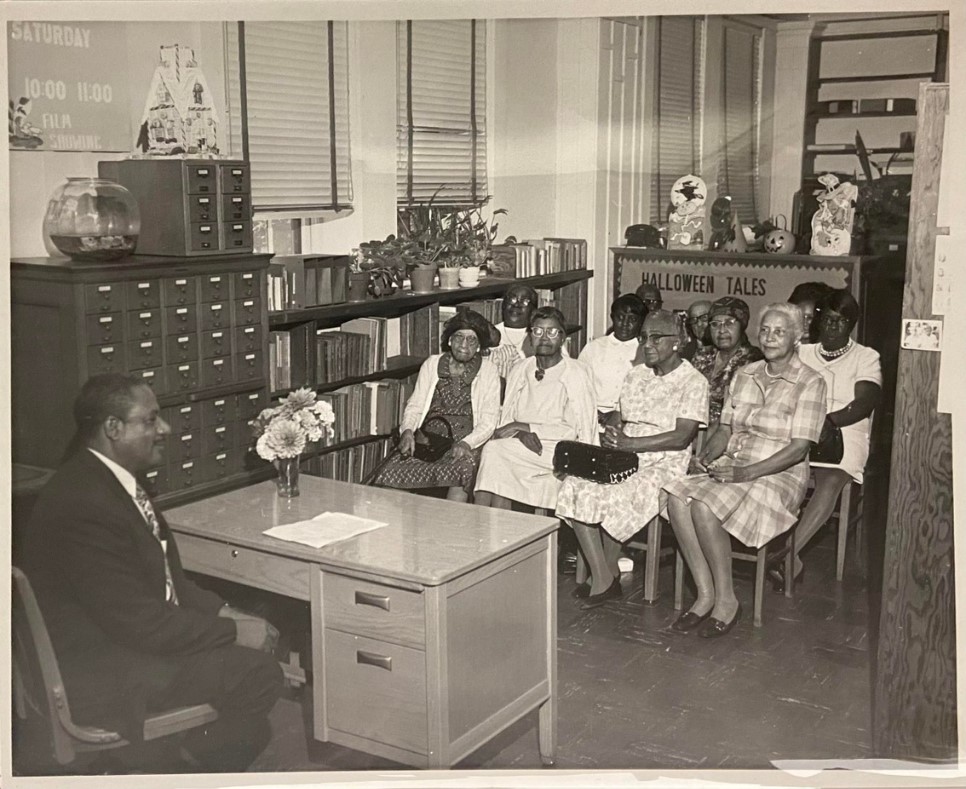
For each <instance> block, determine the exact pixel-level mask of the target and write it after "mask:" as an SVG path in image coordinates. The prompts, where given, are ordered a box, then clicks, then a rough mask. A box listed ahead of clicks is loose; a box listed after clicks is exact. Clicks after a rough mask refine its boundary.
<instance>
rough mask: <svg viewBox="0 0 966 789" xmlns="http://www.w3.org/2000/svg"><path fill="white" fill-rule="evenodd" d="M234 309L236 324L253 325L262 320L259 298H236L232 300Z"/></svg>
mask: <svg viewBox="0 0 966 789" xmlns="http://www.w3.org/2000/svg"><path fill="white" fill-rule="evenodd" d="M232 308H233V309H234V310H235V325H236V326H254V325H255V324H259V323H261V322H262V302H261V300H260V299H237V300H236V301H233V302H232Z"/></svg>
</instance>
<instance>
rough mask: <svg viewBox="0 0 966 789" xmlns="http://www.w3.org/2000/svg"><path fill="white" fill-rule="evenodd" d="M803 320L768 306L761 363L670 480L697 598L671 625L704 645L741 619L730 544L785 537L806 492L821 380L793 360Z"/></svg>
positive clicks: (737, 385)
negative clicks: (686, 472) (685, 471)
mask: <svg viewBox="0 0 966 789" xmlns="http://www.w3.org/2000/svg"><path fill="white" fill-rule="evenodd" d="M802 330H803V324H802V312H801V310H799V309H798V307H796V306H795V305H793V304H769V305H768V306H767V307H765V309H764V311H763V312H762V316H761V320H760V323H759V328H758V341H759V343H760V344H761V350H762V353H763V354H764V357H765V358H764V360H763V361H758V362H752V363H751V364H748V365H745V366H744V367H741V368H739V369H738V370H737V372H735V374H734V376H733V377H732V379H731V385H730V387H729V389H728V395H727V397H726V398H725V403H724V407H723V408H722V410H721V421H720V423H719V425H718V429H717V430H716V431H715V432H714V433H713V434H711V435H709V437H708V440H707V441H706V442H705V445H704V447H703V448H702V449H701V451H700V452H699V453H698V454H697V456H696V457H695V459H694V461H693V464H694V466H695V470H696V471H698V472H700V473H697V474H696V475H694V476H690V477H685V478H684V479H681V480H678V481H675V482H672V483H671V484H669V485H667V486H666V487H665V490H666V491H667V493H668V505H667V508H668V514H669V515H670V519H671V526H672V528H673V529H674V534H675V536H676V537H677V540H678V545H679V546H680V548H681V552H682V553H683V554H684V559H685V561H686V562H687V563H688V567H689V568H690V569H691V574H692V576H693V577H694V582H695V586H696V587H697V590H698V597H697V599H696V600H695V601H694V604H693V605H692V606H691V608H690V609H689V610H687V611H685V612H684V613H683V614H681V616H679V617H678V618H677V619H676V620H675V621H674V623H673V624H672V625H671V628H672V629H673V630H676V631H678V632H682V633H687V632H689V631H691V630H695V629H697V630H698V635H699V636H701V637H703V638H715V637H717V636H722V635H724V634H725V633H727V632H728V631H729V630H731V628H732V627H733V626H734V624H735V622H737V621H738V619H739V617H740V616H741V606H740V605H739V604H738V598H737V597H735V592H734V585H733V582H732V577H731V538H732V537H735V538H736V539H737V540H739V541H740V542H742V543H743V544H745V545H747V546H749V547H752V548H760V547H761V546H762V545H764V544H765V543H767V542H769V541H770V540H772V539H773V538H774V537H776V536H778V535H779V534H782V533H783V532H785V531H787V530H788V529H790V528H791V527H792V526H793V525H794V523H795V521H796V519H797V517H798V508H799V507H800V506H801V503H802V499H803V498H804V497H805V487H806V485H807V484H808V453H809V450H810V449H811V447H812V444H814V443H815V442H816V441H818V439H819V435H820V434H821V432H822V423H823V422H824V421H825V381H823V380H822V376H820V375H819V374H818V373H816V372H815V371H814V370H812V369H810V368H809V367H806V366H805V364H804V363H803V362H802V361H801V359H799V358H798V346H799V340H800V338H801V336H802Z"/></svg>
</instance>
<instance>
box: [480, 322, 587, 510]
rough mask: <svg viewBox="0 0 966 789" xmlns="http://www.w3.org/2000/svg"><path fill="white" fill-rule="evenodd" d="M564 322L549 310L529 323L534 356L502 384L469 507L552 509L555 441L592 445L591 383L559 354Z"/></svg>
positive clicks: (555, 487) (572, 361)
mask: <svg viewBox="0 0 966 789" xmlns="http://www.w3.org/2000/svg"><path fill="white" fill-rule="evenodd" d="M566 337H567V332H566V323H565V321H564V316H563V313H561V312H560V310H558V309H557V308H556V307H540V308H539V309H537V310H536V311H535V312H534V313H533V316H532V317H531V319H530V338H531V341H532V343H533V351H534V355H533V356H531V357H529V358H527V359H525V360H524V361H522V362H520V363H519V364H517V365H516V366H515V367H514V368H513V369H512V370H511V371H510V375H509V377H508V378H507V382H506V395H505V397H504V400H503V409H502V410H501V412H500V426H499V427H498V428H497V429H496V432H494V433H493V438H492V439H491V440H490V441H489V442H488V443H487V445H486V446H485V447H484V448H483V456H482V457H481V459H480V471H479V474H478V475H477V479H476V493H475V501H476V503H477V504H483V505H486V506H492V507H500V508H502V509H510V507H511V506H512V503H513V502H514V501H517V502H520V503H522V504H528V505H529V506H531V507H542V508H546V509H550V510H552V509H554V507H556V506H557V492H558V490H559V488H560V480H558V479H557V478H556V477H555V476H554V475H553V453H554V449H555V448H556V446H557V442H558V441H564V440H576V441H583V442H585V443H588V444H596V443H598V438H597V406H596V400H595V397H594V383H593V380H592V379H591V376H590V372H589V371H588V370H587V367H586V366H585V365H584V364H583V363H582V362H579V361H577V360H576V359H571V358H570V357H569V356H564V355H563V353H562V350H561V349H562V347H563V344H564V341H565V340H566Z"/></svg>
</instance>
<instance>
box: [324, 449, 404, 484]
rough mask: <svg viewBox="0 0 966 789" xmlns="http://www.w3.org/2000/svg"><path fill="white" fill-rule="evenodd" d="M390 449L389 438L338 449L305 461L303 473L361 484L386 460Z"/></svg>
mask: <svg viewBox="0 0 966 789" xmlns="http://www.w3.org/2000/svg"><path fill="white" fill-rule="evenodd" d="M392 449H393V445H392V440H391V439H389V438H382V439H378V440H376V441H369V442H367V443H365V444H359V445H358V446H354V447H346V448H345V449H338V450H335V451H334V452H329V453H326V454H324V455H318V456H316V457H314V458H311V459H309V460H308V461H306V463H305V472H306V473H307V474H311V475H313V476H316V477H324V478H326V479H337V480H342V481H345V482H361V481H362V480H364V479H365V478H366V477H367V476H369V474H371V473H372V471H373V470H374V469H375V468H376V466H377V465H379V464H380V463H382V461H383V460H385V459H386V457H387V456H388V454H389V453H390V452H391V451H392Z"/></svg>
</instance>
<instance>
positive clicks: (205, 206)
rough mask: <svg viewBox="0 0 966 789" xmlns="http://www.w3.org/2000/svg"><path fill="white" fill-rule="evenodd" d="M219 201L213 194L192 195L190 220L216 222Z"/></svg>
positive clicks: (189, 199)
mask: <svg viewBox="0 0 966 789" xmlns="http://www.w3.org/2000/svg"><path fill="white" fill-rule="evenodd" d="M217 220H218V203H217V202H215V198H214V196H212V195H190V196H189V197H188V221H189V222H216V221H217Z"/></svg>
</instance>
